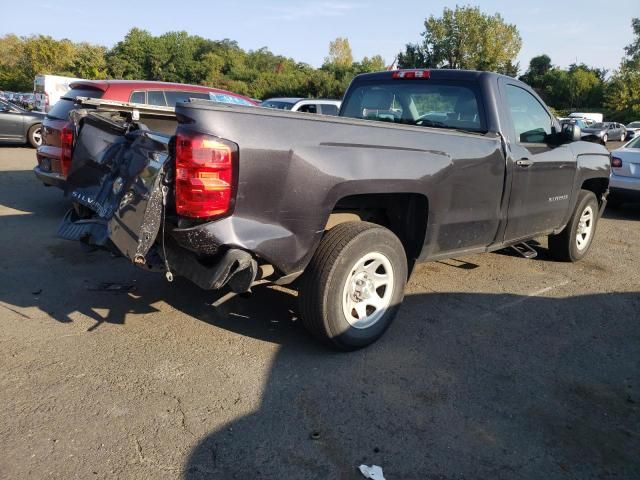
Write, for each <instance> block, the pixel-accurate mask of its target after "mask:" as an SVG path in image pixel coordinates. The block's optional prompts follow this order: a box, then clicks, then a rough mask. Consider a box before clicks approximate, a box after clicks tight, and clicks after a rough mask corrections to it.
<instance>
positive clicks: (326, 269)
mask: <svg viewBox="0 0 640 480" xmlns="http://www.w3.org/2000/svg"><path fill="white" fill-rule="evenodd" d="M406 281H407V258H406V255H405V252H404V247H403V246H402V243H401V242H400V240H399V239H398V237H396V236H395V235H394V234H393V233H392V232H391V231H390V230H388V229H386V228H384V227H381V226H379V225H375V224H371V223H366V222H347V223H342V224H340V225H337V226H336V227H334V228H332V229H331V230H329V231H328V232H327V233H326V234H325V236H324V238H323V239H322V241H321V243H320V246H319V247H318V249H317V251H316V253H315V254H314V256H313V258H312V260H311V262H310V263H309V266H308V267H307V270H306V271H305V273H304V276H303V279H302V284H301V288H300V303H301V314H302V321H303V324H304V325H305V327H306V328H307V329H308V330H309V331H310V332H311V333H312V334H313V335H315V336H316V337H318V338H320V339H321V340H323V341H325V342H327V343H329V344H330V345H331V346H333V347H335V348H338V349H340V350H356V349H358V348H362V347H365V346H367V345H369V344H371V343H373V342H375V341H376V340H377V339H378V338H380V337H381V336H382V334H383V333H384V332H385V331H386V329H387V328H388V327H389V325H391V322H392V321H393V319H394V318H395V316H396V314H397V312H398V309H399V307H400V304H401V303H402V299H403V298H404V286H405V284H406Z"/></svg>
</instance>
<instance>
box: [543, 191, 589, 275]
mask: <svg viewBox="0 0 640 480" xmlns="http://www.w3.org/2000/svg"><path fill="white" fill-rule="evenodd" d="M598 211H599V209H598V200H597V198H596V196H595V194H594V193H593V192H590V191H589V190H580V194H579V195H578V202H577V204H576V208H575V210H574V212H573V215H571V219H570V220H569V223H568V224H567V226H566V227H565V228H564V230H563V231H562V232H560V233H559V234H557V235H549V252H550V253H551V256H552V257H553V258H555V259H556V260H562V261H565V262H577V261H578V260H580V259H582V258H583V257H584V256H585V255H586V254H587V252H588V251H589V248H590V247H591V243H592V242H593V237H594V235H595V233H596V224H597V223H598Z"/></svg>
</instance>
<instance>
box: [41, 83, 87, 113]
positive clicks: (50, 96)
mask: <svg viewBox="0 0 640 480" xmlns="http://www.w3.org/2000/svg"><path fill="white" fill-rule="evenodd" d="M80 80H82V79H81V78H73V77H62V76H60V75H36V77H35V79H34V80H33V91H34V93H35V97H36V98H35V108H36V110H39V111H41V112H48V111H49V110H50V109H51V107H53V106H54V105H55V104H56V102H57V101H58V100H60V97H62V95H64V94H65V93H66V92H68V91H69V90H70V89H71V84H72V83H73V82H78V81H80Z"/></svg>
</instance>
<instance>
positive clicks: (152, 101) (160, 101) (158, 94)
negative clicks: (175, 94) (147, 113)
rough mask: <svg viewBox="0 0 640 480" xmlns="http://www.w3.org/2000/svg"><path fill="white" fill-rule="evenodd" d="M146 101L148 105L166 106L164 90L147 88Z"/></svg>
mask: <svg viewBox="0 0 640 480" xmlns="http://www.w3.org/2000/svg"><path fill="white" fill-rule="evenodd" d="M147 103H148V104H149V105H157V106H160V107H166V106H167V101H166V100H165V98H164V92H162V91H161V90H149V91H148V92H147Z"/></svg>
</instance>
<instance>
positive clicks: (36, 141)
mask: <svg viewBox="0 0 640 480" xmlns="http://www.w3.org/2000/svg"><path fill="white" fill-rule="evenodd" d="M27 141H28V142H29V145H31V146H32V147H33V148H38V147H39V146H40V145H41V144H42V124H41V123H36V124H35V125H31V128H30V129H29V132H28V133H27Z"/></svg>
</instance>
